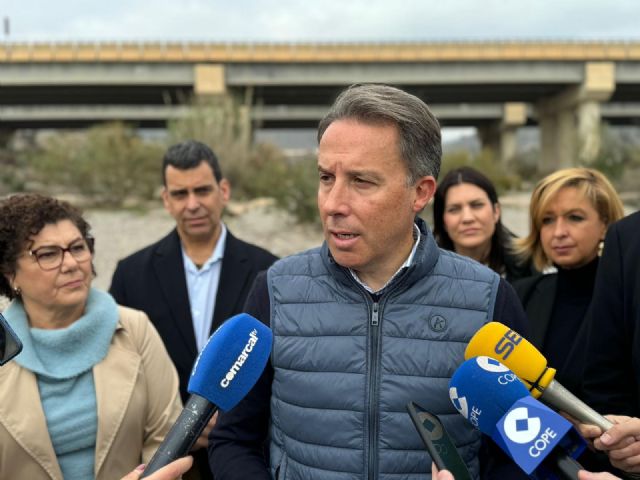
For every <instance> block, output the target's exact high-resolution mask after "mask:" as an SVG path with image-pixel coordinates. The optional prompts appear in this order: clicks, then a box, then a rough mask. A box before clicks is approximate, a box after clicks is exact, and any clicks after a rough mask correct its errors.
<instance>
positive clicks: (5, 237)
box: [0, 193, 95, 299]
mask: <svg viewBox="0 0 640 480" xmlns="http://www.w3.org/2000/svg"><path fill="white" fill-rule="evenodd" d="M63 220H70V221H71V223H73V224H74V225H75V226H76V227H77V228H78V230H80V234H81V235H82V238H84V239H85V240H86V241H87V244H88V245H89V249H90V250H91V253H92V254H93V238H92V237H91V235H90V234H89V231H90V230H91V226H90V225H89V223H88V222H87V221H86V220H85V219H84V218H83V217H82V211H81V210H80V209H78V208H76V207H74V206H73V205H71V204H70V203H68V202H65V201H62V200H57V199H55V198H52V197H47V196H44V195H40V194H37V193H23V194H17V195H11V196H10V197H7V198H5V199H3V200H1V201H0V273H1V275H0V295H5V296H6V297H9V298H10V299H13V298H15V296H16V294H15V292H14V291H13V289H12V288H11V285H10V283H9V280H8V279H7V276H12V275H13V274H15V272H16V261H17V259H18V256H19V255H20V254H21V253H22V252H23V251H24V250H25V249H27V248H29V247H30V246H31V245H32V244H33V241H32V238H33V237H34V236H35V235H37V234H38V233H40V231H41V230H42V229H43V228H44V227H45V226H46V225H50V224H55V223H58V222H61V221H63ZM94 273H95V272H94Z"/></svg>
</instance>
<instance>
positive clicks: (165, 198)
mask: <svg viewBox="0 0 640 480" xmlns="http://www.w3.org/2000/svg"><path fill="white" fill-rule="evenodd" d="M160 196H161V197H162V205H164V209H165V210H167V211H169V192H168V191H167V187H162V192H161V193H160Z"/></svg>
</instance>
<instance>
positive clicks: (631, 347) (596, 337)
mask: <svg viewBox="0 0 640 480" xmlns="http://www.w3.org/2000/svg"><path fill="white" fill-rule="evenodd" d="M585 321H586V322H587V332H588V334H587V345H586V352H587V355H586V358H585V366H584V380H583V385H582V388H583V394H584V400H585V401H586V402H587V403H588V404H589V405H591V406H592V407H593V408H594V409H595V410H597V411H599V412H601V413H604V414H614V415H623V416H628V417H636V418H637V417H640V212H636V213H634V214H632V215H629V216H628V217H625V218H623V219H622V220H620V221H618V222H617V223H614V224H613V225H611V226H610V227H609V229H608V231H607V235H606V238H605V242H604V251H603V254H602V257H601V258H600V264H599V266H598V273H597V276H596V284H595V287H594V293H593V300H592V301H591V306H590V307H589V312H588V313H587V318H586V320H585ZM620 420H623V419H620ZM593 429H595V430H593ZM593 429H592V430H591V431H592V434H590V435H588V436H590V437H595V436H596V435H598V434H599V433H601V432H599V429H597V428H596V427H593ZM636 438H637V437H636ZM625 440H628V441H629V442H631V441H634V440H635V438H634V437H630V438H628V439H623V440H621V441H618V442H617V445H618V447H617V448H620V445H625V444H626V443H625ZM607 449H609V448H607ZM638 452H640V441H637V440H636V441H635V444H634V445H633V446H631V447H627V448H626V449H625V450H624V451H619V452H618V453H617V454H614V455H613V456H612V455H610V459H612V464H613V465H614V466H615V467H618V468H620V469H621V470H624V471H628V472H640V456H638Z"/></svg>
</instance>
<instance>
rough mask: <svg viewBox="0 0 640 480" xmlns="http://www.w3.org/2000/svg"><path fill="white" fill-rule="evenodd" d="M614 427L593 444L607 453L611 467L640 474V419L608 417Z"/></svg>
mask: <svg viewBox="0 0 640 480" xmlns="http://www.w3.org/2000/svg"><path fill="white" fill-rule="evenodd" d="M607 418H608V419H609V420H611V421H612V422H613V423H614V425H613V427H611V428H610V429H609V430H607V431H606V432H604V433H603V434H602V435H601V436H600V437H598V438H596V439H595V440H594V442H593V444H594V446H595V448H597V449H598V450H602V451H604V452H606V453H607V455H608V456H609V460H610V461H611V465H613V466H614V467H616V468H619V469H620V470H623V471H625V472H630V473H637V472H640V419H639V418H631V417H625V416H616V415H607Z"/></svg>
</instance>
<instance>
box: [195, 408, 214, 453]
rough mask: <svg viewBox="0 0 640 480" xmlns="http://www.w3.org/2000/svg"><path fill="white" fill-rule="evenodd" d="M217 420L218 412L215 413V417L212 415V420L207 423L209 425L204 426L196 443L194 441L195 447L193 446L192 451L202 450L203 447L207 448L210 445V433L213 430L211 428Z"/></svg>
mask: <svg viewBox="0 0 640 480" xmlns="http://www.w3.org/2000/svg"><path fill="white" fill-rule="evenodd" d="M217 421H218V412H216V413H214V414H213V417H211V420H209V423H207V425H206V426H205V427H204V430H202V433H201V434H200V436H199V437H198V439H197V440H196V443H194V444H193V447H191V451H192V452H195V451H196V450H200V449H201V448H207V446H208V445H209V433H210V432H211V430H212V429H213V427H214V425H215V424H216V422H217Z"/></svg>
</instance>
